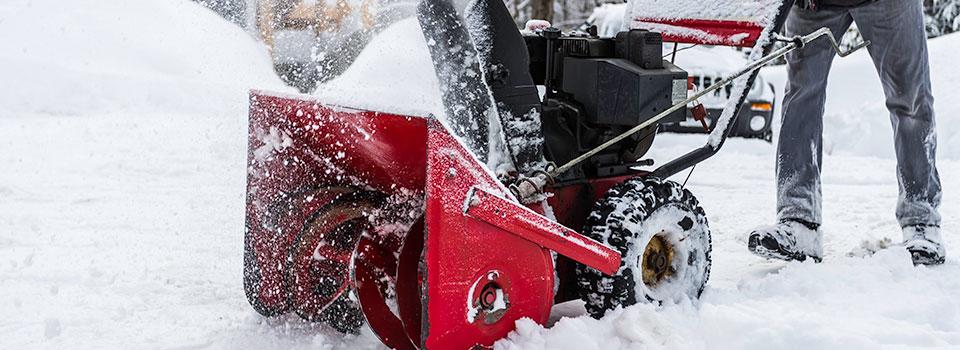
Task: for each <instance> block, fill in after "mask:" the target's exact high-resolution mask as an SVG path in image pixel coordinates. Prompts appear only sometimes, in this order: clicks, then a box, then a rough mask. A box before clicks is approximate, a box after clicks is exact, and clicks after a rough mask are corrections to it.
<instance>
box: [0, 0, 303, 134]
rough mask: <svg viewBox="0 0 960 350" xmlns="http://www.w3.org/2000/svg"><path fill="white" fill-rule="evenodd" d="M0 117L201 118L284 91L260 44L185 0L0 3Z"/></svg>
mask: <svg viewBox="0 0 960 350" xmlns="http://www.w3.org/2000/svg"><path fill="white" fill-rule="evenodd" d="M0 43H3V47H2V49H0V77H3V78H2V79H3V83H2V84H3V85H4V87H6V88H5V89H4V93H3V94H0V117H5V116H11V115H17V114H20V113H23V112H41V113H50V114H64V115H76V114H84V113H90V112H98V111H99V112H102V111H108V110H131V111H137V110H139V111H144V110H165V111H174V110H180V111H206V112H209V111H211V109H220V108H222V107H223V105H224V103H222V101H231V102H232V103H229V104H230V105H232V106H231V108H235V107H234V106H241V105H242V104H243V102H244V101H245V99H246V97H245V96H246V94H247V89H249V88H270V89H280V90H285V89H286V88H284V87H283V85H282V83H281V82H280V80H279V79H278V78H277V77H276V75H275V74H274V73H273V70H272V68H271V66H270V58H269V55H268V53H267V51H266V48H265V46H263V45H262V44H260V43H258V42H257V41H256V40H255V39H254V38H253V37H251V36H250V35H249V34H248V33H246V32H244V31H243V30H242V29H241V28H239V27H237V26H235V25H234V24H232V23H230V22H228V21H226V20H224V19H222V18H220V17H219V16H217V15H216V14H215V13H214V12H213V11H210V10H208V9H206V8H203V7H202V6H200V5H198V4H196V3H194V2H191V1H187V0H176V1H165V0H139V1H123V0H106V1H102V0H80V1H56V0H41V1H29V0H11V1H7V2H4V3H3V4H0Z"/></svg>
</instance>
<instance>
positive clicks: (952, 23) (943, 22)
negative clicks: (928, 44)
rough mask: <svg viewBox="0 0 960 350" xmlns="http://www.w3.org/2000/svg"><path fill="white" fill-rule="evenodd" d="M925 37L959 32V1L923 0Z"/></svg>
mask: <svg viewBox="0 0 960 350" xmlns="http://www.w3.org/2000/svg"><path fill="white" fill-rule="evenodd" d="M923 7H924V11H923V12H924V17H926V18H925V22H926V25H927V37H928V38H936V37H938V36H941V35H946V34H950V33H953V32H957V31H960V0H923Z"/></svg>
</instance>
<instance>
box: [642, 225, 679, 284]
mask: <svg viewBox="0 0 960 350" xmlns="http://www.w3.org/2000/svg"><path fill="white" fill-rule="evenodd" d="M666 234H667V233H666V232H661V233H659V234H657V235H655V236H653V238H651V239H650V242H649V243H647V248H646V249H644V251H643V256H642V259H643V260H642V261H641V264H640V266H641V271H642V275H643V276H642V277H643V283H644V284H646V285H647V286H649V287H656V286H657V285H658V284H660V283H661V282H663V281H664V280H666V279H667V278H669V277H670V276H673V273H674V272H675V270H674V268H673V258H674V251H675V249H674V246H673V245H672V244H670V242H669V241H668V240H667V239H666Z"/></svg>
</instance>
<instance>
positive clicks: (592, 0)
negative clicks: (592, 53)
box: [504, 0, 626, 29]
mask: <svg viewBox="0 0 960 350" xmlns="http://www.w3.org/2000/svg"><path fill="white" fill-rule="evenodd" d="M624 2H626V1H623V0H504V3H506V4H507V9H509V10H510V14H511V15H513V19H514V20H515V21H516V22H517V25H519V26H523V25H524V23H526V22H527V21H528V20H531V19H543V20H547V21H550V23H551V24H553V25H554V26H555V27H559V28H562V29H571V28H574V27H577V26H579V25H580V24H582V23H583V22H584V21H586V20H587V17H590V14H591V13H593V9H594V8H596V7H598V6H600V5H603V4H608V3H624Z"/></svg>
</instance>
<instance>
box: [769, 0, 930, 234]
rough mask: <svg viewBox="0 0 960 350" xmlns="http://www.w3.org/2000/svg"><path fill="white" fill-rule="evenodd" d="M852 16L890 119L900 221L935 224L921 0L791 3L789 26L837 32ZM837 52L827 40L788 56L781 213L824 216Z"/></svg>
mask: <svg viewBox="0 0 960 350" xmlns="http://www.w3.org/2000/svg"><path fill="white" fill-rule="evenodd" d="M852 22H856V23H857V27H858V28H859V29H860V33H861V34H862V35H863V38H864V39H865V40H870V41H871V42H872V44H871V45H870V46H869V47H868V48H867V49H868V50H869V53H870V57H871V58H872V59H873V63H874V66H875V67H876V69H877V73H878V74H879V75H880V80H881V81H882V84H883V91H884V94H885V96H886V105H887V109H888V110H889V111H890V123H891V124H893V134H894V142H895V144H896V153H897V178H898V180H899V183H900V196H899V199H898V202H897V212H896V214H897V220H898V221H899V222H900V225H901V226H909V225H916V224H928V225H939V224H940V214H939V213H937V208H938V207H939V206H940V177H939V175H938V174H937V168H936V161H935V154H936V147H937V135H936V130H935V127H936V124H935V122H934V116H933V95H932V93H931V91H930V68H929V64H928V60H927V41H926V35H925V33H924V25H923V14H922V5H921V1H920V0H878V1H875V2H871V3H868V4H866V5H861V6H859V7H855V8H842V9H837V8H828V9H820V10H819V11H817V12H813V11H808V10H802V9H799V8H793V9H792V11H791V13H790V15H789V16H788V18H787V23H786V31H787V35H790V36H792V35H805V34H808V33H810V32H813V31H815V30H817V29H819V28H821V27H827V28H830V30H832V31H833V32H834V33H835V34H836V35H838V36H839V35H843V33H844V32H845V31H846V30H847V28H848V27H849V26H850V24H851V23H852ZM838 39H839V38H838ZM834 55H835V52H834V51H833V49H832V48H831V46H830V44H829V43H828V42H827V41H826V40H818V41H815V42H812V43H810V44H809V45H807V46H806V47H804V48H803V49H801V50H797V51H794V52H792V53H791V54H789V55H787V63H788V66H787V67H788V69H787V72H788V78H789V82H788V84H787V88H786V96H785V98H784V102H783V124H782V126H781V128H780V142H779V145H778V147H777V186H778V191H777V215H778V217H779V218H780V219H781V220H784V219H799V220H803V221H807V222H811V223H815V224H819V223H821V222H822V216H821V189H820V169H821V166H822V164H823V163H822V159H823V151H822V132H823V112H824V102H825V99H826V87H827V75H828V74H829V72H830V65H831V62H832V61H833V58H834ZM850 102H851V103H856V101H850ZM877 117H879V116H877ZM878 122H879V120H878Z"/></svg>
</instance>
